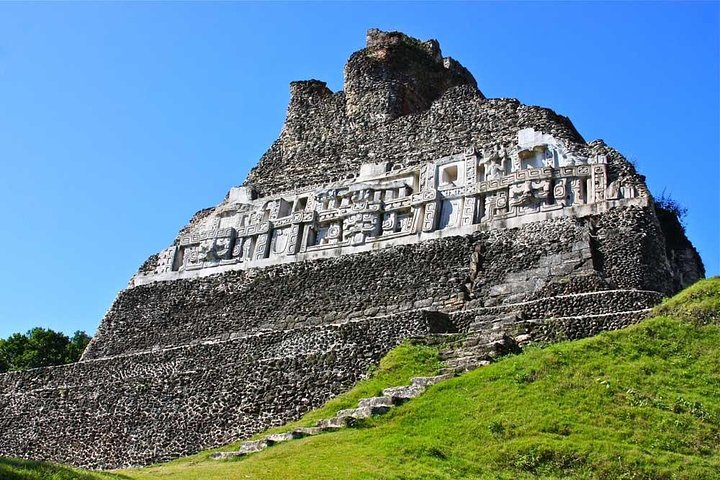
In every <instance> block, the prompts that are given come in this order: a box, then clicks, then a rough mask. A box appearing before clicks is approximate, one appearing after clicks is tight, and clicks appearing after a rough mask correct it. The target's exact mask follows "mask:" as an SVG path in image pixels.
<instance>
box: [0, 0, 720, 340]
mask: <svg viewBox="0 0 720 480" xmlns="http://www.w3.org/2000/svg"><path fill="white" fill-rule="evenodd" d="M718 18H719V12H718V3H717V2H704V3H703V2H678V3H669V2H664V3H651V2H640V3H620V2H617V3H614V2H612V3H569V2H567V3H566V2H563V3H540V2H533V3H496V2H493V3H469V2H463V3H448V2H443V3H407V2H403V3H269V4H259V3H82V2H81V3H0V167H2V168H1V169H0V219H1V220H0V221H1V222H2V227H0V233H1V234H0V251H2V252H3V253H4V255H3V256H4V258H3V262H2V267H0V337H6V336H7V335H9V334H10V333H13V332H16V331H25V330H27V329H29V328H31V327H33V326H44V327H49V328H54V329H56V330H62V331H65V332H67V333H71V332H73V331H74V330H78V329H81V330H86V331H88V332H89V333H91V334H92V333H94V331H95V329H96V327H97V325H98V324H99V322H100V320H101V318H102V316H103V314H104V312H105V311H106V310H107V309H108V308H109V307H110V305H111V303H112V301H113V299H114V298H115V296H116V294H117V293H118V291H120V290H121V289H122V288H124V287H125V286H126V285H127V282H128V280H129V279H130V277H131V276H132V275H133V274H134V272H135V271H136V270H137V268H138V266H139V265H140V264H141V263H142V262H143V261H144V260H145V258H147V257H148V256H149V255H150V254H152V253H154V252H157V251H159V250H161V249H162V248H164V247H165V246H167V245H169V244H170V243H171V242H172V240H173V238H174V236H175V234H176V232H177V231H178V229H179V228H180V227H182V226H183V225H184V224H185V223H186V222H187V220H188V219H189V218H190V217H191V215H192V214H193V213H194V212H195V211H197V210H199V209H200V208H204V207H207V206H212V205H215V204H216V203H218V202H219V201H220V200H222V198H223V197H224V195H225V193H226V192H227V190H228V189H229V188H230V187H231V186H233V185H237V184H240V183H242V181H243V180H244V179H245V176H246V175H247V172H248V171H249V169H250V168H251V167H252V166H253V165H254V164H255V163H256V162H257V160H258V159H259V158H260V156H261V155H262V153H263V152H264V151H265V150H266V149H267V148H268V147H269V146H270V144H271V142H272V141H273V140H274V139H275V138H276V136H277V134H278V133H279V132H280V129H281V127H282V122H283V119H284V116H285V110H286V107H287V101H288V98H289V90H288V84H289V82H290V81H292V80H301V79H309V78H317V79H321V80H324V81H326V82H328V86H329V87H330V88H332V89H333V90H339V89H341V88H342V68H343V65H344V63H345V61H346V59H347V57H348V56H349V55H350V54H351V53H352V52H353V51H355V50H358V49H360V48H362V47H363V46H364V41H365V31H366V30H367V29H368V28H370V27H378V28H381V29H384V30H401V31H404V32H406V33H408V34H410V35H413V36H416V37H418V38H421V39H427V38H437V39H438V40H439V41H440V44H441V46H442V49H443V53H444V54H445V55H450V56H452V57H454V58H456V59H457V60H459V61H460V62H462V63H463V64H464V65H465V66H466V67H467V68H468V69H470V71H471V72H473V74H474V75H475V77H476V79H477V80H478V85H479V86H480V88H481V90H482V91H483V92H484V93H485V95H487V96H489V97H515V98H518V99H519V100H521V101H522V102H523V103H527V104H536V105H543V106H547V107H550V108H552V109H554V110H555V111H557V112H558V113H561V114H563V115H567V116H569V117H570V118H571V119H572V120H573V122H574V124H575V126H576V127H577V129H578V130H579V131H580V133H581V134H582V135H583V136H584V137H585V138H586V139H587V140H592V139H595V138H603V139H604V140H605V141H606V142H607V143H608V144H610V145H611V146H614V147H615V148H617V149H619V150H620V151H621V152H622V153H623V154H624V155H625V156H627V157H628V158H629V159H630V160H632V161H634V162H636V164H637V165H638V167H639V169H640V171H641V172H642V173H643V174H644V175H646V176H647V177H648V183H649V186H650V189H651V191H653V192H654V193H656V194H659V193H661V192H662V191H663V190H666V192H670V193H671V195H672V197H673V198H675V199H676V200H678V201H680V202H681V203H682V204H684V205H685V206H687V207H688V209H689V215H688V218H687V230H688V234H689V236H690V238H691V240H692V241H693V242H694V243H695V245H696V246H697V247H698V248H699V250H700V252H701V254H702V256H703V259H704V261H705V265H706V267H707V270H708V274H712V275H717V274H719V273H720V258H719V256H718V255H719V254H718V245H719V244H720V226H719V220H720V188H718V187H719V183H720V182H719V180H720V161H719V155H720V153H719V152H720V141H719V136H720V133H719V132H720V124H719V120H718V116H719V115H718V108H719V105H720V93H719V88H720V87H719V85H720V74H719V66H718V58H719V53H718V46H719V45H720V34H719V33H718V24H719V20H718Z"/></svg>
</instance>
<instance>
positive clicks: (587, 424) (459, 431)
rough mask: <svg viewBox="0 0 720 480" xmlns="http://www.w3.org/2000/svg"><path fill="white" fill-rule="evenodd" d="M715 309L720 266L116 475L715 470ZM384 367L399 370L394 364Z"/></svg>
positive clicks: (580, 475) (719, 402)
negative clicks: (414, 378) (364, 409)
mask: <svg viewBox="0 0 720 480" xmlns="http://www.w3.org/2000/svg"><path fill="white" fill-rule="evenodd" d="M719 312H720V278H713V279H709V280H704V281H702V282H699V283H697V284H696V285H694V286H693V287H691V288H689V289H687V290H685V291H684V292H682V293H680V294H679V295H677V296H676V297H674V298H672V299H669V300H667V301H666V302H664V303H663V304H662V305H660V306H658V307H657V308H656V309H655V312H654V313H655V315H656V316H655V317H653V318H651V319H648V320H646V321H644V322H642V323H640V324H638V325H636V326H633V327H630V328H626V329H624V330H620V331H616V332H610V333H604V334H601V335H599V336H597V337H593V338H589V339H585V340H579V341H572V342H565V343H561V344H556V345H552V346H550V347H547V348H544V349H541V348H529V349H527V350H526V351H525V352H524V353H523V354H521V355H517V356H512V357H508V358H505V359H503V360H501V361H499V362H497V363H495V364H493V365H490V366H488V367H484V368H480V369H478V370H475V371H473V372H470V373H468V374H465V375H463V376H461V377H458V378H455V379H453V380H449V381H447V382H443V383H441V384H439V385H436V386H434V387H431V388H430V389H429V390H428V391H427V392H426V393H425V394H424V395H422V396H421V397H419V398H417V399H415V400H412V401H410V402H408V403H406V404H404V405H402V406H400V407H397V408H395V409H393V410H391V412H390V413H388V414H386V415H383V416H378V417H375V418H373V419H370V420H367V421H364V422H362V423H361V424H360V425H359V426H358V427H356V428H350V429H345V430H342V431H338V432H333V433H325V434H322V435H319V436H316V437H309V438H305V439H302V440H295V441H291V442H287V443H284V444H280V445H276V446H273V447H271V448H268V449H267V450H265V451H263V452H260V453H258V454H254V455H251V456H249V457H246V458H242V459H239V460H236V461H223V462H217V461H213V460H210V459H208V453H207V452H205V453H202V454H199V455H195V456H192V457H188V458H185V459H180V460H177V461H175V462H171V463H168V464H165V465H158V466H154V467H149V468H144V469H137V470H127V471H123V472H119V474H120V475H122V476H123V477H125V478H132V479H159V478H173V479H197V478H202V479H206V480H212V479H245V478H252V479H278V478H283V479H337V478H343V479H345V478H347V479H378V478H382V479H401V478H402V479H457V478H473V479H479V478H482V479H484V478H488V479H516V478H520V479H522V478H527V479H529V478H548V479H553V478H555V479H560V478H563V479H564V478H576V479H610V478H612V479H706V478H716V477H717V472H718V471H720V451H719V450H718V449H719V447H718V446H719V445H720V319H719ZM423 348H427V347H413V346H410V345H403V346H401V347H399V348H398V349H396V350H395V351H393V352H391V354H390V355H389V356H388V357H387V358H386V359H385V360H384V362H383V364H382V365H381V367H380V368H379V369H378V371H377V372H376V375H375V376H374V377H373V378H372V379H370V380H368V381H367V383H364V386H363V384H361V385H359V386H358V387H356V389H355V390H354V392H355V393H353V392H350V393H349V394H347V395H348V396H345V397H339V398H338V399H336V400H334V401H333V402H336V403H335V404H334V406H332V407H331V404H328V405H326V406H325V407H323V411H322V412H311V413H310V414H308V415H307V416H306V417H304V418H303V420H302V421H301V423H300V424H309V423H312V422H313V421H314V420H316V419H317V418H320V417H325V416H329V415H331V414H332V413H333V412H334V411H336V410H337V409H339V408H345V407H347V406H351V404H352V403H353V402H355V400H356V399H357V398H359V397H360V396H369V395H374V394H376V393H377V390H378V389H380V388H381V387H382V386H386V384H384V381H381V380H379V379H381V378H383V375H387V376H386V377H385V379H386V380H387V381H388V382H389V383H388V385H389V384H398V383H403V382H402V381H401V382H398V379H400V377H401V376H402V375H406V376H407V375H414V374H420V373H419V372H423V373H424V372H426V371H427V370H426V369H429V368H436V364H435V362H436V360H437V359H436V357H435V356H434V354H432V352H431V351H429V350H423ZM392 359H394V360H392ZM405 362H407V363H405ZM388 369H389V370H390V371H393V372H396V373H398V372H404V373H403V374H402V375H400V374H399V373H398V376H390V374H388V372H387V370H388ZM410 372H413V373H410ZM416 372H418V373H416ZM403 380H407V378H404V379H403ZM372 382H378V383H376V384H373V383H372ZM361 388H366V390H363V391H362V392H361V391H359V390H358V389H361ZM355 394H357V395H356V396H353V397H352V398H351V397H350V395H355ZM225 450H227V448H225ZM2 478H5V477H2ZM9 478H11V479H13V480H15V478H26V477H9ZM27 478H31V479H35V478H53V477H49V476H47V477H27ZM58 478H64V477H58ZM72 478H88V479H94V478H102V477H72Z"/></svg>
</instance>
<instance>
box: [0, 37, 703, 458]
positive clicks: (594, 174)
mask: <svg viewBox="0 0 720 480" xmlns="http://www.w3.org/2000/svg"><path fill="white" fill-rule="evenodd" d="M290 89H291V100H290V106H289V108H288V114H287V119H286V121H285V125H284V128H283V130H282V133H281V134H280V137H279V138H278V139H277V140H276V141H275V143H274V144H273V145H272V146H271V147H270V149H269V150H268V151H267V153H265V155H264V156H263V157H262V158H261V159H260V162H259V163H258V165H257V166H256V167H255V168H254V169H253V170H252V171H251V173H250V175H249V176H248V179H247V181H246V182H245V184H244V185H243V186H240V187H235V188H232V189H231V190H230V192H229V193H228V195H227V196H226V197H225V199H224V200H223V201H222V202H221V203H220V204H219V205H217V206H216V207H213V208H209V209H206V210H201V211H200V212H198V213H197V214H196V215H195V216H194V217H193V218H192V220H191V221H190V223H189V225H187V226H186V227H185V228H183V229H182V230H181V231H180V233H179V235H178V236H177V238H176V239H175V241H174V242H172V244H171V245H170V246H169V247H168V248H166V249H165V250H163V251H162V252H160V253H159V254H157V255H153V256H152V257H151V258H149V259H148V260H147V261H146V262H145V263H144V264H143V265H142V267H141V268H140V270H139V271H138V273H137V274H136V275H135V276H134V277H133V278H132V280H131V281H130V284H129V286H128V288H127V289H126V290H124V291H122V292H120V294H119V295H118V297H117V299H116V300H115V302H114V303H113V305H112V307H111V308H110V310H109V311H108V312H107V314H106V316H105V318H104V319H103V321H102V323H101V325H100V327H99V329H98V332H97V334H96V336H95V337H94V338H93V340H92V342H91V344H90V345H89V346H88V349H87V350H86V352H85V354H84V356H83V359H82V361H80V362H78V363H76V364H72V365H66V366H61V367H51V368H40V369H35V370H30V371H27V372H15V373H8V374H4V375H0V412H2V415H0V431H2V432H3V435H2V436H0V454H2V455H13V456H19V457H28V458H35V459H44V460H53V461H58V462H64V463H70V464H74V465H79V466H86V467H93V468H107V467H121V466H129V465H143V464H147V463H151V462H157V461H162V460H167V459H171V458H174V457H177V456H181V455H185V454H190V453H193V452H197V451H199V450H201V449H204V448H208V447H213V446H218V445H221V444H224V443H227V442H229V441H232V440H236V439H238V438H244V437H248V436H250V435H252V434H255V433H257V432H259V431H262V430H264V429H266V428H267V427H270V426H275V425H279V424H282V423H285V422H287V421H289V420H292V419H295V418H298V417H299V416H300V415H302V414H303V413H304V412H306V411H307V410H309V409H311V408H314V407H317V406H319V405H321V404H322V403H324V402H325V401H327V400H328V399H329V398H330V397H332V396H333V395H336V394H338V393H341V392H343V391H344V390H346V389H348V388H349V387H350V386H352V385H353V383H354V382H356V381H357V380H358V379H360V378H361V377H362V376H363V374H364V373H365V372H367V369H368V367H369V366H370V365H372V364H373V363H374V362H377V361H378V360H379V359H380V357H381V356H382V355H384V354H385V353H386V352H387V351H388V350H389V349H390V348H392V347H393V346H395V345H396V344H398V343H399V342H401V341H402V340H404V339H407V338H410V337H422V336H424V335H428V334H432V333H442V332H461V333H462V332H467V331H469V330H474V331H484V330H493V329H494V330H498V329H501V330H502V331H503V332H504V333H506V334H507V335H509V336H513V337H516V338H517V337H519V336H522V337H523V338H525V339H532V340H536V341H544V342H547V341H553V340H555V339H558V338H579V337H583V336H588V335H593V334H595V333H597V332H599V331H602V330H606V329H614V328H620V327H622V326H625V325H628V324H630V323H632V322H636V321H638V320H639V319H641V318H642V317H643V316H644V315H645V314H646V313H647V311H648V308H650V307H651V306H653V305H654V304H656V303H657V302H658V301H659V300H660V299H661V298H662V297H663V296H665V295H668V294H671V293H673V292H675V291H677V290H679V289H680V288H682V287H684V286H686V285H688V284H690V283H692V282H694V281H695V280H697V279H698V278H701V277H703V276H704V269H703V265H702V262H701V260H700V258H699V256H698V254H697V252H696V251H695V249H694V248H693V246H692V245H691V244H690V242H689V241H688V240H687V238H685V236H684V233H683V232H682V229H681V228H680V226H679V224H678V223H677V222H667V221H665V222H662V223H661V222H660V221H659V220H658V216H657V215H656V210H655V205H654V202H653V199H652V196H651V195H650V194H649V192H648V190H647V187H646V185H645V182H644V177H642V176H641V175H639V174H638V173H637V172H636V171H635V168H634V167H633V166H632V165H631V164H630V163H629V162H627V161H626V160H625V159H624V158H623V157H622V155H620V154H619V153H618V152H617V151H615V150H613V149H612V148H610V147H608V146H607V145H605V144H604V143H603V142H602V141H594V142H590V143H587V142H585V140H584V139H583V138H582V137H581V136H580V134H579V133H578V132H577V131H576V130H575V128H574V127H573V125H572V123H571V122H570V120H569V119H568V118H566V117H562V116H559V115H557V114H555V113H554V112H552V111H551V110H548V109H545V108H540V107H533V106H526V105H522V104H521V103H520V102H518V101H517V100H514V99H488V98H485V96H484V95H483V94H482V93H481V91H480V90H479V89H478V88H477V85H476V82H475V80H474V78H473V77H472V75H471V74H470V73H469V72H468V71H467V70H466V69H465V68H464V67H462V66H461V65H460V64H459V63H458V62H457V61H455V60H453V59H452V58H448V57H442V54H441V51H440V47H439V44H438V43H437V42H436V41H434V40H430V41H427V42H421V41H418V40H416V39H413V38H410V37H408V36H406V35H403V34H401V33H397V32H392V33H387V32H381V31H378V30H370V31H369V32H368V36H367V46H366V48H364V49H362V50H360V51H358V52H355V53H354V54H353V55H352V56H351V57H350V59H349V60H348V63H347V65H346V66H345V83H344V90H343V91H340V92H332V91H330V90H329V89H328V88H327V87H326V85H325V83H323V82H320V81H317V80H310V81H302V82H293V83H292V84H291V86H290Z"/></svg>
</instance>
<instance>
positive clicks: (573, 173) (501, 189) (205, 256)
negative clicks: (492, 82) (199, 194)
mask: <svg viewBox="0 0 720 480" xmlns="http://www.w3.org/2000/svg"><path fill="white" fill-rule="evenodd" d="M644 195H646V194H645V192H638V191H637V190H636V187H635V186H634V185H632V184H630V183H627V182H623V181H621V180H613V181H610V182H608V170H607V159H606V158H605V157H604V156H594V157H590V158H583V157H579V156H575V155H573V154H571V153H570V152H569V151H568V150H567V148H566V147H565V146H564V145H563V144H562V143H561V142H558V141H557V140H556V139H555V138H554V137H553V136H552V135H549V134H546V133H543V132H538V131H535V130H533V129H531V128H528V129H524V130H520V131H519V132H518V135H517V143H516V144H512V145H510V144H508V145H504V144H494V145H490V146H485V148H483V149H480V150H476V149H475V148H468V149H464V150H461V151H459V152H458V153H454V154H452V155H448V156H446V157H442V158H439V159H437V160H435V161H432V162H428V163H426V164H423V165H421V166H419V167H405V166H403V165H402V164H397V165H395V166H393V165H392V164H390V163H388V162H381V163H374V164H366V165H363V166H362V167H361V168H360V170H359V171H358V172H357V173H355V174H352V175H347V178H345V179H343V180H342V181H339V182H335V183H332V184H329V185H326V186H323V187H320V188H315V189H314V190H313V189H312V188H303V189H298V190H297V191H290V192H287V193H285V194H279V195H274V196H272V197H265V198H255V197H256V195H255V193H254V191H253V190H252V188H251V187H236V188H233V189H232V190H231V192H230V194H229V195H228V197H227V199H226V200H225V201H224V202H223V203H222V204H221V205H219V206H218V207H217V208H216V209H215V211H214V212H213V213H212V214H211V215H210V216H209V217H208V219H207V220H205V221H204V222H203V223H202V224H201V225H197V226H196V227H195V229H194V230H193V231H191V232H190V233H188V234H186V235H184V236H183V237H182V238H181V239H180V241H179V242H178V244H177V245H176V246H174V247H171V248H169V249H166V250H164V251H163V252H161V254H160V255H159V260H158V264H157V267H156V269H155V271H154V273H153V274H167V273H172V272H174V271H184V270H197V269H202V268H212V267H215V266H219V265H231V264H243V265H244V267H242V268H246V267H249V266H253V265H255V264H258V262H265V263H263V265H264V264H267V262H270V263H272V262H273V261H283V259H294V258H295V256H296V255H298V254H300V253H302V254H307V253H312V252H315V251H317V252H321V251H323V250H324V249H333V250H337V249H340V253H345V252H346V251H347V252H348V253H350V252H352V251H353V249H355V248H357V247H360V246H363V245H366V244H368V243H373V242H383V241H388V240H393V239H396V238H399V237H407V236H416V237H417V239H416V240H411V241H420V240H421V236H423V235H428V234H432V233H433V232H435V231H436V230H442V231H443V234H453V233H454V232H457V233H456V234H464V233H467V232H468V230H467V229H474V228H481V227H482V225H483V224H488V223H493V222H498V221H503V222H507V221H509V220H512V219H514V218H520V217H525V218H528V219H530V220H528V221H533V220H532V218H531V217H529V216H531V215H533V214H536V213H543V212H552V211H555V210H561V209H573V208H576V207H583V206H587V205H590V204H594V203H601V202H606V201H620V200H623V199H632V198H636V197H638V196H644ZM538 220H542V218H540V217H538ZM153 274H151V275H153Z"/></svg>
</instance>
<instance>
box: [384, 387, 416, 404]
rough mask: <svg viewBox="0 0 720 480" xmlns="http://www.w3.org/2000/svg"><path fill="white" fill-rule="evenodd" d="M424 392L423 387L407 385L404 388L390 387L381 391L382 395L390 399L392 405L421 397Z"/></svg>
mask: <svg viewBox="0 0 720 480" xmlns="http://www.w3.org/2000/svg"><path fill="white" fill-rule="evenodd" d="M424 391H425V387H421V386H418V385H409V386H404V387H391V388H386V389H385V390H383V395H385V396H388V397H392V401H393V404H394V405H398V404H400V403H403V402H405V401H407V400H410V399H411V398H416V397H419V396H420V395H422V393H423V392H424Z"/></svg>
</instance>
